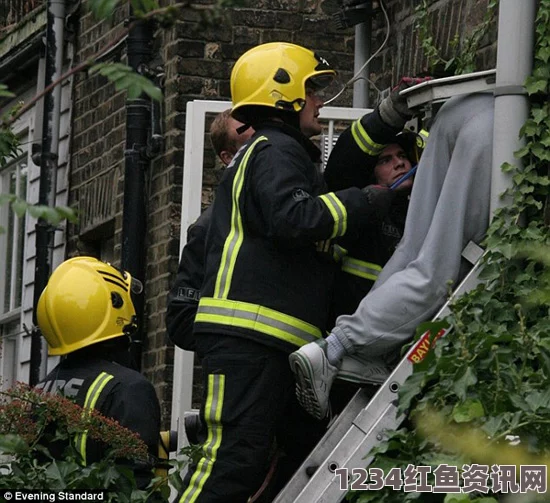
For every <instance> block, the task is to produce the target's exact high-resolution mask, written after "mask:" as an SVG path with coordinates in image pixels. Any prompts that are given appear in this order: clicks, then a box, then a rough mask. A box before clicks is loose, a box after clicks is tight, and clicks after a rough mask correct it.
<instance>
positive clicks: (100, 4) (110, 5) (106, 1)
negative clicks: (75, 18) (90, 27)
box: [88, 0, 119, 20]
mask: <svg viewBox="0 0 550 503" xmlns="http://www.w3.org/2000/svg"><path fill="white" fill-rule="evenodd" d="M118 3H119V0H89V1H88V4H89V6H90V10H91V11H92V13H93V14H94V16H95V18H96V19H100V20H103V19H111V18H112V17H113V13H114V10H115V8H116V6H117V5H118Z"/></svg>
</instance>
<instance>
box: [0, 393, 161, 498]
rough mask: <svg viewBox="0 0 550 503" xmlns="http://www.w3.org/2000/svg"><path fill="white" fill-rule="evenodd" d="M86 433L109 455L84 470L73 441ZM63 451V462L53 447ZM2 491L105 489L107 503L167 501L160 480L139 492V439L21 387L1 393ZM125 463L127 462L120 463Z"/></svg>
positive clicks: (143, 452) (142, 449) (93, 414)
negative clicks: (134, 465)
mask: <svg viewBox="0 0 550 503" xmlns="http://www.w3.org/2000/svg"><path fill="white" fill-rule="evenodd" d="M84 432H86V433H87V435H88V437H89V438H91V439H93V440H96V441H99V442H102V443H103V444H105V446H106V447H107V450H106V452H107V454H106V456H105V458H104V459H102V460H101V461H99V462H96V463H91V464H90V465H88V466H83V464H82V459H81V456H80V453H79V452H78V450H77V449H76V448H75V444H74V440H75V438H76V436H77V435H78V434H82V433H84ZM59 445H62V446H65V447H64V448H62V449H61V452H62V455H61V456H55V457H54V456H53V455H52V452H51V451H52V450H55V449H52V446H54V447H55V446H59ZM0 455H3V456H2V458H3V462H2V464H0V472H1V473H2V476H1V477H0V489H26V490H33V489H34V490H37V489H40V490H50V491H66V490H67V491H70V490H84V489H104V490H105V491H107V493H106V501H117V502H118V501H120V502H130V501H132V502H134V501H146V500H147V499H148V498H150V497H151V496H152V495H153V494H155V500H156V501H160V500H165V501H166V500H167V496H168V495H167V491H168V489H167V488H164V489H163V494H162V495H161V494H160V493H159V491H158V489H159V488H158V483H159V480H158V479H155V480H153V481H152V482H151V484H150V487H149V488H148V490H146V491H145V490H138V489H137V487H136V481H135V478H134V474H133V471H132V469H131V466H130V462H129V461H128V460H131V462H132V463H140V462H146V461H147V458H148V452H147V446H146V445H145V443H144V442H143V441H142V440H141V439H140V438H139V436H138V435H137V434H136V433H134V432H132V431H130V430H128V429H127V428H124V427H122V426H120V425H119V424H118V422H116V421H114V420H113V419H110V418H106V417H104V416H102V415H101V414H99V413H98V412H97V411H95V410H91V411H90V410H85V409H83V408H82V407H79V406H78V405H76V404H75V403H73V402H72V401H70V400H68V399H67V398H64V397H62V396H60V395H52V394H49V393H45V392H42V391H41V390H36V389H33V388H30V387H28V386H27V385H25V384H19V385H17V386H16V387H14V388H12V389H9V390H7V391H5V392H2V396H1V401H0ZM123 460H126V461H123Z"/></svg>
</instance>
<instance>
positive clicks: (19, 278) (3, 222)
mask: <svg viewBox="0 0 550 503" xmlns="http://www.w3.org/2000/svg"><path fill="white" fill-rule="evenodd" d="M6 193H10V194H15V195H17V196H18V197H20V198H21V199H26V197H27V163H26V160H25V159H19V160H18V161H16V162H14V163H11V164H9V165H8V166H7V167H6V168H4V169H3V170H2V171H0V194H6ZM0 227H2V228H3V232H2V234H0V275H1V276H2V278H1V279H0V286H1V288H0V300H1V302H0V314H3V313H7V312H10V311H13V310H14V309H17V308H20V307H21V298H22V289H23V250H24V246H25V219H24V218H19V217H18V216H17V215H16V214H15V212H14V211H13V210H12V207H11V205H9V204H3V205H1V206H0Z"/></svg>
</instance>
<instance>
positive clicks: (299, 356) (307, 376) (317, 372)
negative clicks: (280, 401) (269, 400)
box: [288, 339, 338, 419]
mask: <svg viewBox="0 0 550 503" xmlns="http://www.w3.org/2000/svg"><path fill="white" fill-rule="evenodd" d="M326 347H327V342H326V341H325V340H324V339H320V340H318V341H315V342H310V343H309V344H306V345H305V346H302V347H301V348H300V349H298V351H294V353H291V354H290V356H289V357H288V360H289V362H290V368H291V369H292V372H294V376H295V377H296V397H297V398H298V402H300V405H301V406H302V407H303V408H304V409H305V410H306V411H307V412H308V413H309V414H311V415H312V416H313V417H315V418H316V419H324V418H325V417H326V416H327V414H328V412H329V408H330V402H329V392H330V388H331V386H332V382H333V381H334V379H335V377H336V374H337V373H338V368H336V367H335V366H334V365H332V364H331V363H330V362H329V361H328V358H327V354H326Z"/></svg>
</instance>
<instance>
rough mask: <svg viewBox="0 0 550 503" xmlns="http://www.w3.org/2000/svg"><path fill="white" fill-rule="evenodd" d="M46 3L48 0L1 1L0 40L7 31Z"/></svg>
mask: <svg viewBox="0 0 550 503" xmlns="http://www.w3.org/2000/svg"><path fill="white" fill-rule="evenodd" d="M45 3H46V0H0V38H1V37H2V34H3V32H4V31H5V30H6V29H8V28H9V27H11V26H14V25H16V24H17V23H18V22H19V21H21V19H23V18H24V17H25V16H26V15H27V14H30V13H31V12H32V11H34V10H36V9H38V8H39V7H40V6H42V5H44V4H45Z"/></svg>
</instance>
